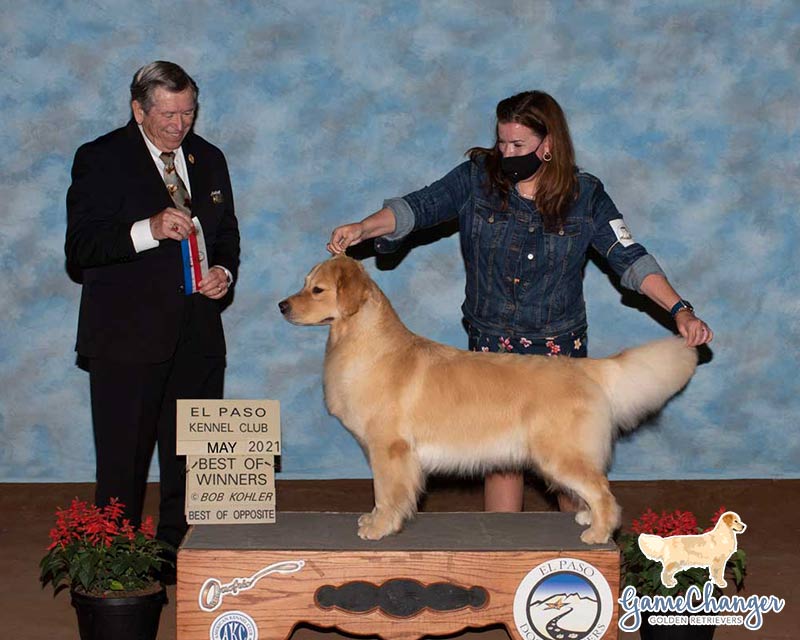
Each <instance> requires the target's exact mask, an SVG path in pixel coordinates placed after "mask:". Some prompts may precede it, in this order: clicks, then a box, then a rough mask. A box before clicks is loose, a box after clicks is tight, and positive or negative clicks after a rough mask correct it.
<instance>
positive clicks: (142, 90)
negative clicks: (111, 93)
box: [131, 60, 200, 113]
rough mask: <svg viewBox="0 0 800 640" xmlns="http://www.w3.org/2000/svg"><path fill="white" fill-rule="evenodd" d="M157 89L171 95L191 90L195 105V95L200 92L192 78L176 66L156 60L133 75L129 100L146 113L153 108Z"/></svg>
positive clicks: (172, 63)
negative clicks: (171, 93) (168, 92)
mask: <svg viewBox="0 0 800 640" xmlns="http://www.w3.org/2000/svg"><path fill="white" fill-rule="evenodd" d="M158 87H162V88H164V89H166V90H167V91H171V92H173V93H180V92H181V91H184V90H185V89H187V88H191V90H192V92H193V93H194V101H195V103H197V94H198V93H199V92H200V91H199V89H198V88H197V84H196V83H195V81H194V80H192V77H191V76H190V75H189V74H188V73H186V72H185V71H184V70H183V69H181V67H179V66H178V65H177V64H175V63H174V62H165V61H164V60H156V61H155V62H151V63H150V64H146V65H145V66H143V67H142V68H141V69H139V70H138V71H137V72H136V73H134V74H133V80H132V81H131V100H136V101H137V102H138V103H139V104H140V105H142V109H144V111H145V113H147V112H148V111H150V107H152V106H153V96H154V94H155V91H156V89H157V88H158Z"/></svg>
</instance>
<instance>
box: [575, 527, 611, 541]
mask: <svg viewBox="0 0 800 640" xmlns="http://www.w3.org/2000/svg"><path fill="white" fill-rule="evenodd" d="M610 538H611V536H610V535H609V534H608V532H607V531H600V529H596V528H595V527H591V528H589V529H587V530H586V531H584V532H583V533H582V534H581V540H582V541H583V542H585V543H586V544H605V543H606V542H608V541H609V539H610Z"/></svg>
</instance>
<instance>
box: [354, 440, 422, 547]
mask: <svg viewBox="0 0 800 640" xmlns="http://www.w3.org/2000/svg"><path fill="white" fill-rule="evenodd" d="M369 458H370V466H371V467H372V474H373V486H374V489H375V508H374V509H373V510H372V513H369V514H364V515H363V516H361V518H359V520H358V535H359V537H361V538H363V539H364V540H380V539H381V538H383V537H384V536H387V535H389V534H392V533H397V532H398V531H399V530H400V529H401V528H402V526H403V522H404V521H405V520H406V519H407V518H409V517H411V516H412V515H413V514H414V513H415V512H416V510H417V496H418V495H419V491H420V488H421V487H422V470H421V468H420V464H419V460H418V459H417V458H416V456H415V455H414V452H413V451H412V449H411V446H410V445H409V443H408V442H407V441H406V440H402V439H397V440H393V441H392V442H388V443H380V444H377V445H373V446H370V448H369Z"/></svg>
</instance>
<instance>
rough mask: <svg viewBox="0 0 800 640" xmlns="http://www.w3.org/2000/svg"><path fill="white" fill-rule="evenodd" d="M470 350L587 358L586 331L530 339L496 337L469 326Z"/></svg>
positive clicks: (511, 335) (506, 336) (509, 336)
mask: <svg viewBox="0 0 800 640" xmlns="http://www.w3.org/2000/svg"><path fill="white" fill-rule="evenodd" d="M467 333H468V334H469V350H470V351H485V352H492V353H519V354H522V355H537V356H567V357H568V358H585V357H586V342H587V338H586V331H582V332H577V331H573V332H571V333H565V334H564V335H560V336H553V337H550V338H544V339H541V338H537V339H535V340H534V339H528V338H526V337H525V336H516V335H513V334H509V335H505V336H502V335H495V334H491V333H484V332H482V331H479V330H478V329H475V328H474V327H472V326H468V328H467Z"/></svg>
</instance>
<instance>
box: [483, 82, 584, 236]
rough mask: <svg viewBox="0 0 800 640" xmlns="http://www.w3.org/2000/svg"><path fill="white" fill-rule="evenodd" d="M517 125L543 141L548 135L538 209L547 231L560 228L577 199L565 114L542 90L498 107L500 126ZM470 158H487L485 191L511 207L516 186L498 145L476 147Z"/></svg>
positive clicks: (513, 98) (537, 193) (576, 184)
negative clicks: (506, 172)
mask: <svg viewBox="0 0 800 640" xmlns="http://www.w3.org/2000/svg"><path fill="white" fill-rule="evenodd" d="M507 122H515V123H518V124H521V125H523V126H525V127H528V128H529V129H531V130H532V131H533V132H534V133H536V134H537V135H539V136H541V137H542V138H544V136H549V145H550V154H551V155H552V156H553V157H552V159H551V160H550V161H549V162H544V163H543V164H542V166H541V167H540V168H539V170H538V172H537V173H538V180H537V183H536V193H535V194H534V196H535V199H536V207H537V209H539V212H540V213H541V214H542V218H543V219H544V225H545V228H546V229H547V230H548V231H552V230H554V229H558V228H559V227H561V225H562V224H563V222H564V218H565V217H566V215H567V211H568V210H569V207H570V205H571V204H572V202H573V201H574V200H575V197H576V196H577V191H578V189H577V187H578V179H577V176H576V175H575V149H574V148H573V146H572V138H571V137H570V135H569V127H568V125H567V119H566V117H565V116H564V111H563V110H562V109H561V107H560V106H559V104H558V103H557V102H556V101H555V100H554V99H553V98H552V97H551V96H550V95H548V94H546V93H544V92H543V91H525V92H523V93H518V94H517V95H515V96H511V97H510V98H506V99H505V100H501V101H500V102H499V103H498V104H497V123H498V124H500V123H507ZM467 154H468V155H469V157H470V159H471V160H473V161H476V160H478V159H480V158H483V159H484V162H485V166H486V171H487V173H488V176H489V180H488V184H487V185H486V188H487V189H488V190H489V191H496V192H498V193H499V194H500V197H501V199H502V202H503V209H506V208H507V207H508V198H509V193H510V191H511V189H512V188H513V184H512V183H511V181H510V180H508V178H506V177H505V176H504V175H503V172H502V170H501V168H500V160H501V158H502V155H501V154H500V151H499V149H498V147H497V130H496V129H495V144H494V147H492V148H491V149H486V148H483V147H473V148H472V149H470V150H469V151H467Z"/></svg>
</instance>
